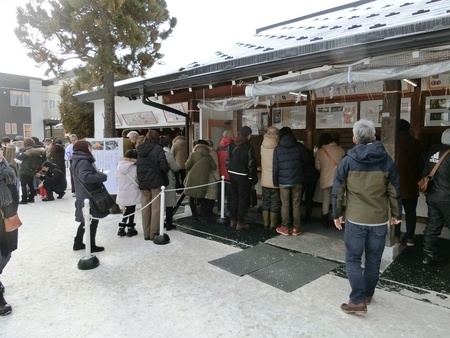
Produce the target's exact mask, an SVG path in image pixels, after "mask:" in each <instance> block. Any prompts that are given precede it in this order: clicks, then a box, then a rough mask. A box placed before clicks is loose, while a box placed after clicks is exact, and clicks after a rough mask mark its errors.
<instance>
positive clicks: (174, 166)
mask: <svg viewBox="0 0 450 338" xmlns="http://www.w3.org/2000/svg"><path fill="white" fill-rule="evenodd" d="M170 143H171V141H170V138H169V137H168V136H163V137H161V146H162V147H163V150H164V154H166V159H167V163H168V164H169V168H170V170H169V171H168V172H167V176H168V177H169V185H168V186H167V187H166V189H167V190H172V189H175V188H176V184H175V183H176V178H175V173H176V172H178V171H180V169H181V167H180V165H179V164H178V162H177V161H176V160H175V157H173V155H172V153H171V151H170ZM164 201H165V205H166V223H165V228H166V230H167V231H169V230H172V229H174V228H175V227H176V226H174V225H173V223H172V220H173V207H174V206H175V205H176V204H177V196H176V194H175V190H174V191H168V192H166V198H165V200H164Z"/></svg>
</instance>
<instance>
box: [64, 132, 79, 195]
mask: <svg viewBox="0 0 450 338" xmlns="http://www.w3.org/2000/svg"><path fill="white" fill-rule="evenodd" d="M69 140H70V144H68V145H67V147H66V148H65V152H64V159H65V160H66V161H67V163H68V164H69V172H70V185H71V188H72V197H75V184H74V180H73V172H72V154H73V146H74V144H75V143H77V141H78V137H77V135H76V134H70V136H69Z"/></svg>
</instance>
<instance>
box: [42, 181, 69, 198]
mask: <svg viewBox="0 0 450 338" xmlns="http://www.w3.org/2000/svg"><path fill="white" fill-rule="evenodd" d="M44 188H45V191H46V192H47V197H48V198H53V192H56V193H57V194H58V195H60V194H62V193H63V192H64V190H65V189H63V188H62V187H61V185H59V184H56V183H53V182H50V181H47V180H44Z"/></svg>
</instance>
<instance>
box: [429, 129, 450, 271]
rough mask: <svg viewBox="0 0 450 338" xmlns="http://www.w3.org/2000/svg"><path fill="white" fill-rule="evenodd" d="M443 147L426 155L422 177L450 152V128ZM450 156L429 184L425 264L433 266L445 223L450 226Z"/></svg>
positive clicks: (443, 141) (443, 137)
mask: <svg viewBox="0 0 450 338" xmlns="http://www.w3.org/2000/svg"><path fill="white" fill-rule="evenodd" d="M441 143H442V145H441V146H440V147H439V148H438V149H436V150H433V151H430V152H427V153H425V154H424V156H423V159H424V160H425V163H424V166H423V170H422V176H423V177H424V176H427V175H429V174H430V172H431V171H432V170H433V168H434V166H435V165H436V163H437V162H438V161H439V160H440V159H441V158H442V156H443V154H444V153H445V152H446V151H448V150H450V128H448V129H446V130H445V131H444V132H443V133H442V136H441ZM449 173H450V154H449V155H447V156H446V157H445V158H444V159H443V160H442V163H441V164H440V165H439V170H437V171H436V173H435V175H434V176H433V179H432V180H431V181H430V182H429V183H428V191H427V195H426V202H427V206H428V219H427V226H426V227H425V230H424V231H423V252H424V255H425V257H424V259H423V261H422V262H423V264H425V265H431V264H434V263H436V262H437V258H438V257H437V246H438V242H437V240H438V237H439V236H440V235H441V231H442V227H443V222H444V221H445V223H447V225H450V209H449V207H448V206H449V205H450V176H449Z"/></svg>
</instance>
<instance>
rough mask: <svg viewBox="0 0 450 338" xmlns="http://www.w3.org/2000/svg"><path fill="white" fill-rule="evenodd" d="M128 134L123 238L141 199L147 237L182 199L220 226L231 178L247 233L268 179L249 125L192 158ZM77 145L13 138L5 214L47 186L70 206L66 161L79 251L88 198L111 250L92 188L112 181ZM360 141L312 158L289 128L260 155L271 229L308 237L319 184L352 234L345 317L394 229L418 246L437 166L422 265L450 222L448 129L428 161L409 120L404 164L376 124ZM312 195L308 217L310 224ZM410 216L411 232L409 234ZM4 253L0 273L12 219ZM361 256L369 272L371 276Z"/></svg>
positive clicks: (364, 297) (121, 166) (121, 177)
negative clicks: (419, 215) (423, 182)
mask: <svg viewBox="0 0 450 338" xmlns="http://www.w3.org/2000/svg"><path fill="white" fill-rule="evenodd" d="M122 136H123V138H124V154H123V157H122V158H121V159H120V161H119V163H118V166H117V168H116V171H115V178H116V181H117V184H118V191H117V198H116V203H117V204H119V205H120V206H121V207H122V212H123V214H122V220H121V222H119V224H118V226H119V229H118V232H117V235H118V236H120V237H124V236H126V237H132V236H136V235H138V230H137V229H136V228H137V227H136V223H135V212H136V205H137V204H139V203H140V204H141V206H142V211H141V212H142V231H143V237H144V239H145V240H153V239H154V238H155V237H156V236H158V235H159V232H160V214H161V212H163V213H165V224H164V227H165V229H166V230H167V231H168V230H172V229H173V228H174V227H175V224H174V223H173V218H172V216H173V212H174V207H175V205H176V203H177V195H178V196H179V195H180V194H181V193H182V194H184V195H185V196H188V197H189V207H190V209H191V212H192V221H193V222H206V223H209V222H213V221H214V220H215V217H216V215H215V213H214V206H215V205H216V201H217V200H218V201H219V203H218V205H219V207H218V210H219V211H220V196H221V195H222V194H221V191H220V189H221V185H220V184H219V182H220V180H221V177H222V176H223V177H224V178H225V181H226V182H227V183H228V184H225V196H226V201H227V203H226V210H227V213H228V216H229V226H230V227H231V228H233V229H235V230H236V231H243V230H247V229H249V227H250V226H249V224H246V222H245V214H246V211H247V210H248V208H249V207H250V205H251V203H250V197H251V192H252V191H253V190H254V189H255V185H256V184H257V182H258V173H257V169H258V168H257V166H258V165H257V161H256V154H255V149H254V147H253V145H252V144H251V142H250V141H251V137H252V130H251V129H250V128H249V127H247V126H244V127H242V128H241V129H240V131H239V133H238V134H237V135H236V136H234V135H233V133H232V132H231V131H230V130H226V131H225V132H224V133H223V138H222V139H221V141H220V143H219V145H218V146H217V147H215V146H214V144H213V141H212V140H202V139H200V140H196V141H195V142H194V147H193V149H192V151H191V153H188V152H187V147H186V140H185V138H184V136H183V135H177V136H176V137H175V138H174V139H173V140H171V139H170V137H168V136H160V135H159V133H158V132H157V131H155V130H148V132H147V133H146V135H140V134H139V133H138V132H136V131H128V130H127V131H124V133H123V134H122ZM69 141H70V142H69V143H68V144H67V145H66V146H65V147H64V146H63V142H62V140H61V139H58V138H55V139H45V140H44V141H43V142H40V141H39V139H37V138H36V137H33V138H29V137H26V138H24V137H22V136H16V137H15V138H14V140H11V139H9V138H8V137H4V138H3V139H2V148H1V150H0V188H1V189H0V209H1V211H2V214H4V217H9V216H11V215H14V214H15V213H17V208H18V205H19V204H28V203H33V202H35V197H36V196H37V194H38V193H39V187H40V188H41V191H42V194H41V195H42V201H44V202H48V201H54V200H55V196H54V194H56V198H57V199H61V198H63V197H64V195H65V191H66V189H67V186H68V184H67V179H66V174H65V170H66V163H67V167H68V168H69V172H70V180H71V189H72V195H73V196H74V197H76V198H75V221H76V222H78V223H79V225H78V227H77V230H76V235H75V238H74V244H73V250H82V249H85V243H84V241H83V236H84V233H85V226H86V224H85V223H84V222H85V221H84V217H83V213H82V208H83V207H84V200H85V199H86V198H87V199H89V201H90V214H91V215H92V216H93V218H92V219H91V222H90V224H89V227H90V231H91V237H90V240H91V243H90V245H91V251H92V252H99V251H103V250H104V247H102V246H98V245H97V243H96V234H97V227H98V222H99V219H101V218H103V217H105V216H106V215H108V214H109V211H106V212H101V211H99V210H97V208H96V207H95V204H94V203H93V201H92V198H91V196H90V194H89V192H90V191H93V190H96V189H99V188H101V187H102V185H103V182H105V181H106V180H107V175H106V174H105V173H103V172H101V171H99V170H98V169H97V167H96V165H95V157H94V156H93V154H92V145H91V144H90V143H89V142H88V141H86V140H79V139H78V138H77V136H76V135H75V134H72V135H70V136H69ZM353 142H354V144H355V146H354V147H353V148H351V149H349V150H348V151H347V152H345V151H344V149H343V148H342V147H341V146H340V145H338V144H337V142H336V141H335V140H334V139H333V137H332V136H331V135H330V134H328V133H324V134H322V135H321V136H320V137H319V142H318V146H319V147H318V149H317V152H316V153H315V154H314V153H313V151H311V150H310V149H308V148H307V147H306V146H305V145H303V143H302V142H300V141H299V140H297V138H296V137H295V135H294V133H293V131H292V129H291V128H289V127H283V128H281V129H278V128H276V127H274V126H271V127H269V128H268V130H267V132H266V133H265V134H264V135H263V141H262V144H261V148H260V155H261V166H260V170H261V175H260V177H261V181H260V184H261V187H262V204H261V211H262V218H263V225H264V227H267V228H269V229H274V230H275V231H276V232H277V233H279V234H281V235H283V236H289V235H293V236H298V235H301V234H302V233H303V230H302V228H301V222H304V223H310V222H311V216H312V209H313V197H314V193H315V189H316V185H317V182H318V181H319V186H320V189H321V190H322V224H323V225H324V226H325V227H328V226H329V224H330V210H331V214H332V219H333V220H334V225H335V227H336V228H337V229H344V228H345V236H344V241H345V247H346V255H345V262H346V269H347V276H348V278H349V282H350V285H351V289H352V291H351V293H350V296H349V301H348V302H347V303H344V304H342V305H341V309H342V310H343V311H344V312H346V313H353V314H364V313H366V312H367V305H368V304H370V302H371V300H372V297H373V294H374V290H375V286H376V284H377V281H378V275H379V268H380V261H381V255H382V253H383V250H384V246H385V237H386V231H387V226H388V223H390V224H391V225H393V226H394V227H395V242H396V243H398V244H404V245H407V246H414V235H415V226H416V207H417V201H418V196H419V192H418V188H417V182H418V181H419V179H420V178H421V177H423V176H426V175H429V174H430V172H431V171H432V169H433V167H434V166H435V165H436V163H438V162H442V164H441V163H440V164H441V166H440V168H439V170H438V171H437V173H436V174H435V176H434V178H433V180H431V181H430V184H429V189H428V193H427V195H426V203H427V205H428V220H427V225H426V228H425V230H424V249H423V251H424V259H423V264H425V265H429V264H435V263H437V262H438V261H439V257H438V255H437V252H438V248H437V238H438V237H439V235H440V234H441V231H442V228H443V224H444V222H445V223H446V224H450V211H449V209H448V203H450V178H449V177H450V176H449V175H448V173H449V172H450V156H449V157H447V158H445V159H444V160H442V158H443V157H444V156H443V154H444V153H445V152H446V151H447V150H449V149H450V129H447V130H445V131H444V133H443V134H442V138H441V143H442V144H441V146H440V147H439V148H438V149H432V150H431V151H430V152H426V153H425V152H423V148H422V145H421V143H420V142H419V141H418V140H417V139H415V138H414V137H413V136H412V135H411V134H410V125H409V123H408V122H407V121H405V120H400V123H399V130H398V139H397V142H396V145H397V149H396V152H397V161H396V162H395V163H394V161H393V160H392V158H391V157H390V156H389V155H388V153H387V151H386V149H385V148H384V146H383V145H382V143H381V142H380V141H379V140H378V139H377V136H376V134H375V128H374V125H373V123H372V122H370V121H366V120H360V121H358V122H356V123H355V125H354V127H353ZM440 159H441V160H440ZM162 186H165V187H166V189H167V190H168V191H167V193H165V210H160V203H159V201H158V200H157V198H158V196H159V195H160V193H161V190H162V189H161V187H162ZM19 196H20V198H19ZM303 199H304V205H305V213H304V216H303V217H301V214H300V205H301V202H302V200H303ZM344 201H345V202H344ZM199 205H200V214H199V212H198V210H197V207H198V206H199ZM330 206H331V208H330ZM344 206H345V207H344ZM402 210H403V213H404V214H405V225H406V232H405V233H404V235H403V237H402V235H401V228H400V223H401V220H402ZM0 247H1V257H0V274H1V272H2V270H3V268H4V267H5V266H6V264H7V263H8V261H9V260H10V258H11V253H12V252H13V251H14V250H15V249H16V248H17V230H15V231H13V232H6V231H5V226H4V220H3V218H0ZM363 253H365V263H364V269H362V268H361V260H362V255H363ZM3 294H4V286H3V284H1V282H0V315H6V314H8V313H10V312H11V306H10V305H8V304H7V303H6V301H5V299H4V296H3Z"/></svg>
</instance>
